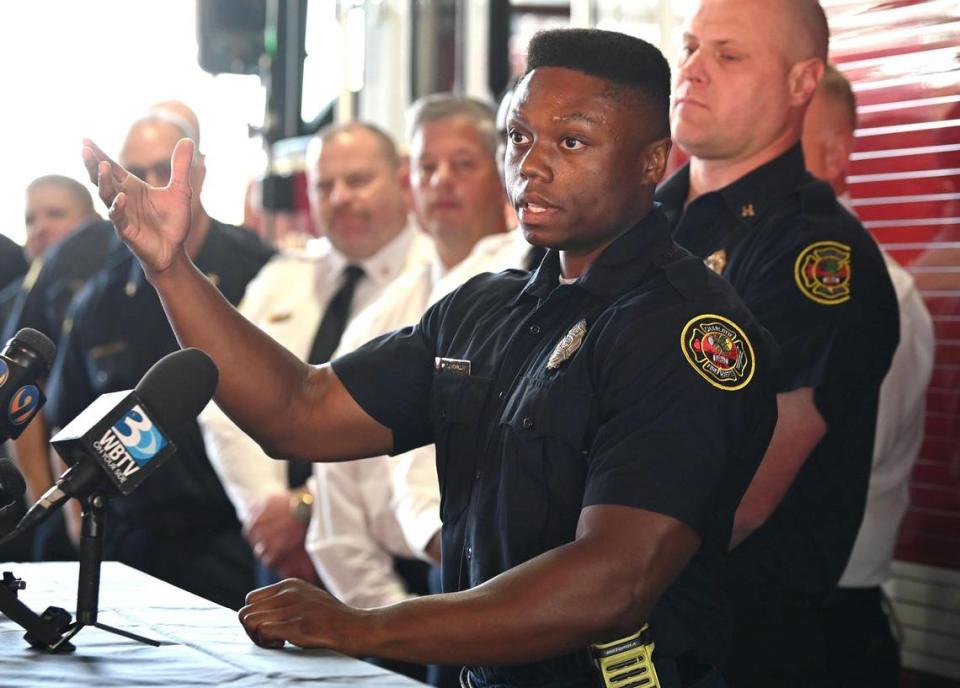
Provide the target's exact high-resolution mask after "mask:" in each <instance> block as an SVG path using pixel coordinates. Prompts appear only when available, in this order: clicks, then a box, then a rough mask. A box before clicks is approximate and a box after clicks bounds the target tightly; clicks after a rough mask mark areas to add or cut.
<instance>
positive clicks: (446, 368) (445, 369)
mask: <svg viewBox="0 0 960 688" xmlns="http://www.w3.org/2000/svg"><path fill="white" fill-rule="evenodd" d="M433 369H434V371H436V372H438V373H453V374H454V375H469V374H470V361H464V360H462V359H459V358H435V359H433Z"/></svg>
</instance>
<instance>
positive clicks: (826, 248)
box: [794, 241, 852, 306]
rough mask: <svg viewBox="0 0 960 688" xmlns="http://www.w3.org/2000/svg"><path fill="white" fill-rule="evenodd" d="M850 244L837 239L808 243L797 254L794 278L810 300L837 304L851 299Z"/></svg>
mask: <svg viewBox="0 0 960 688" xmlns="http://www.w3.org/2000/svg"><path fill="white" fill-rule="evenodd" d="M850 263H851V261H850V247H849V246H847V245H846V244H841V243H839V242H837V241H818V242H816V243H815V244H810V245H809V246H807V247H806V248H805V249H803V250H802V251H801V252H800V255H799V256H797V262H796V264H795V265H794V279H795V280H796V282H797V286H798V287H800V291H801V292H803V295H804V296H806V297H807V298H808V299H810V300H811V301H816V302H817V303H822V304H824V305H825V306H836V305H839V304H841V303H846V302H847V301H849V300H850V275H851V272H852V270H851V264H850Z"/></svg>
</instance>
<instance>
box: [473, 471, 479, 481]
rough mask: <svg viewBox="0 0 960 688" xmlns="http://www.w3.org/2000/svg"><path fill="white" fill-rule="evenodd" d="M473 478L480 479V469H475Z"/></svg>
mask: <svg viewBox="0 0 960 688" xmlns="http://www.w3.org/2000/svg"><path fill="white" fill-rule="evenodd" d="M473 478H474V480H480V471H477V472H476V473H474V475H473Z"/></svg>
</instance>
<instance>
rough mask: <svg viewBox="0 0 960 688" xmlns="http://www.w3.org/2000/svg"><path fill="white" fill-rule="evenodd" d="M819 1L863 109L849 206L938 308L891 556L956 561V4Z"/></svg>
mask: <svg viewBox="0 0 960 688" xmlns="http://www.w3.org/2000/svg"><path fill="white" fill-rule="evenodd" d="M822 4H823V5H824V8H825V9H826V10H827V14H828V17H829V19H830V26H831V56H832V59H833V60H834V61H835V62H836V63H837V65H838V67H839V68H840V69H841V70H842V71H843V72H844V73H845V74H846V75H847V77H848V78H849V79H850V81H851V83H852V84H853V86H854V90H855V92H856V95H857V102H858V106H859V111H858V116H859V122H858V131H857V139H856V154H855V155H854V157H853V160H852V162H851V166H850V195H851V197H852V198H853V201H854V207H855V209H856V211H857V213H858V215H860V217H861V219H862V220H863V221H864V224H865V225H866V226H867V228H868V229H869V230H870V231H871V232H872V233H873V234H874V236H875V237H876V238H877V240H878V241H879V242H880V243H881V245H883V246H884V248H885V249H886V250H887V251H888V252H889V253H890V254H891V255H892V256H893V257H894V258H895V259H897V260H898V261H900V262H901V263H903V264H904V265H906V266H907V267H908V269H910V270H911V272H912V273H913V275H914V277H915V279H916V281H917V285H918V287H919V288H920V290H921V293H922V294H923V296H924V299H925V301H926V303H927V306H928V308H929V309H930V312H931V314H932V315H933V316H934V331H935V336H936V340H937V341H936V344H937V346H936V359H935V369H934V374H933V380H932V382H931V385H930V389H929V390H928V395H927V419H926V433H925V440H924V443H923V448H922V450H921V458H920V460H919V462H918V465H917V468H916V470H915V472H914V476H913V484H912V497H913V499H912V504H911V507H910V511H909V512H908V514H907V517H906V519H905V521H904V526H903V528H902V530H901V537H900V542H899V544H898V548H897V556H898V558H900V559H903V560H906V561H911V562H916V563H921V564H930V565H937V566H946V567H950V568H953V569H960V60H958V54H960V3H958V2H957V1H956V0H900V1H897V0H894V1H886V2H883V1H880V0H872V1H870V0H823V3H822Z"/></svg>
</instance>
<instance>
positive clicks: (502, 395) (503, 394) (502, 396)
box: [497, 389, 507, 401]
mask: <svg viewBox="0 0 960 688" xmlns="http://www.w3.org/2000/svg"><path fill="white" fill-rule="evenodd" d="M506 396H507V393H506V392H505V391H504V390H502V389H501V390H500V391H499V392H498V393H497V399H499V400H500V401H503V400H504V399H505V398H506Z"/></svg>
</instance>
